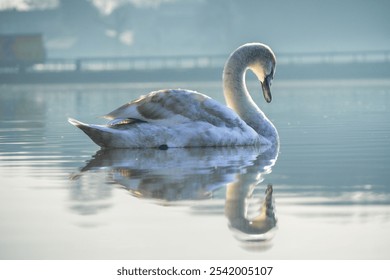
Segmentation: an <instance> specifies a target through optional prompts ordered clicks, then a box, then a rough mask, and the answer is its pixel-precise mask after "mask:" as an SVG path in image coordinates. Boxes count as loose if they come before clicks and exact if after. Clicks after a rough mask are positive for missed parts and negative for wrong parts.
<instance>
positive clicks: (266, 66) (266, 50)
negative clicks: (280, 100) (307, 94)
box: [224, 43, 276, 103]
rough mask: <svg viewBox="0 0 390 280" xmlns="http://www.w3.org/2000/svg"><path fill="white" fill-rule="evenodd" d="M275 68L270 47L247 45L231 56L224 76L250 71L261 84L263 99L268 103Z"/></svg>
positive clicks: (258, 44)
mask: <svg viewBox="0 0 390 280" xmlns="http://www.w3.org/2000/svg"><path fill="white" fill-rule="evenodd" d="M275 68H276V58H275V54H274V53H273V51H272V50H271V48H270V47H268V46H267V45H264V44H261V43H249V44H245V45H243V46H241V47H239V48H238V49H237V50H236V51H234V52H233V53H232V54H231V56H230V57H229V60H228V62H227V63H226V65H225V70H224V74H225V76H227V77H229V76H230V73H233V72H235V73H238V74H239V75H243V74H245V72H246V70H247V69H250V70H252V71H253V72H254V73H255V75H256V76H257V78H258V79H259V81H260V82H261V86H262V89H263V95H264V98H265V100H266V101H267V102H268V103H269V102H271V100H272V96H271V91H270V86H271V83H272V79H273V77H274V73H275ZM229 78H230V77H229Z"/></svg>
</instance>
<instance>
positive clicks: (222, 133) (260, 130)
mask: <svg viewBox="0 0 390 280" xmlns="http://www.w3.org/2000/svg"><path fill="white" fill-rule="evenodd" d="M275 66H276V59H275V55H274V53H273V52H272V50H271V49H270V48H269V47H268V46H266V45H264V44H260V43H251V44H245V45H243V46H241V47H239V48H238V49H237V50H235V51H234V52H233V53H232V54H231V55H230V57H229V59H228V61H227V62H226V64H225V67H224V70H223V88H224V94H225V99H226V102H227V106H228V107H226V106H225V105H222V104H220V103H218V102H217V101H215V100H213V99H211V98H210V97H208V96H206V95H204V94H201V93H198V92H195V91H191V90H183V89H176V90H173V89H169V90H159V91H155V92H151V93H149V94H147V95H145V96H141V97H140V98H138V99H136V100H134V101H131V102H130V103H127V104H125V105H123V106H121V107H119V108H118V109H116V110H114V111H112V112H111V113H109V114H108V115H106V116H104V117H105V118H107V119H110V120H111V121H110V122H109V123H108V124H107V125H94V124H84V123H81V122H79V121H77V120H74V119H71V118H69V122H70V123H71V124H73V125H75V126H77V127H79V128H80V129H81V130H83V131H84V132H85V133H86V134H87V135H88V136H89V137H90V138H91V139H92V140H93V141H94V142H95V143H96V144H97V145H99V146H101V147H103V148H152V147H158V148H162V149H166V148H168V147H209V146H239V145H275V144H277V143H278V138H279V137H278V133H277V130H276V128H275V127H274V125H273V124H272V123H271V122H270V120H269V119H268V118H267V117H266V116H265V114H264V113H263V112H262V111H261V110H260V109H259V107H258V106H257V105H256V104H255V102H254V101H253V100H252V98H251V96H250V94H249V92H248V90H247V88H246V85H245V73H246V71H247V69H250V70H252V71H253V72H254V73H255V74H256V76H257V77H258V79H259V81H260V82H261V85H262V90H263V94H264V98H265V100H266V101H267V102H268V103H269V102H271V92H270V86H271V81H272V79H273V76H274V73H275ZM232 109H233V110H234V111H233V110H232Z"/></svg>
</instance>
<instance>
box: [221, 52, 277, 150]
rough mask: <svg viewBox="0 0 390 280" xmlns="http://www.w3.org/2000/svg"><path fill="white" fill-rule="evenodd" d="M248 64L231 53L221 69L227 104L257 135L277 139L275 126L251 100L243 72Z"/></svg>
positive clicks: (248, 67) (272, 140)
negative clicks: (222, 69)
mask: <svg viewBox="0 0 390 280" xmlns="http://www.w3.org/2000/svg"><path fill="white" fill-rule="evenodd" d="M248 69H251V67H250V64H249V63H248V62H247V61H246V60H245V58H244V59H243V57H242V56H239V57H238V56H237V55H235V54H234V53H233V55H231V56H230V58H229V59H228V61H227V63H226V65H225V68H224V71H223V90H224V94H225V100H226V103H227V106H228V107H230V108H231V109H233V110H234V111H235V112H236V113H237V114H238V115H239V116H240V118H241V119H242V120H243V121H245V122H246V123H247V124H248V125H249V126H250V127H252V128H253V129H254V130H255V131H256V132H257V133H258V134H259V135H261V136H264V137H265V138H267V139H269V140H270V141H271V142H273V143H275V142H277V141H278V134H277V131H276V128H275V127H274V126H273V124H272V123H271V122H270V121H269V120H268V118H267V117H266V116H265V114H264V113H263V112H262V111H261V110H260V108H259V107H258V106H257V105H256V103H255V102H254V101H253V99H252V97H251V95H250V94H249V92H248V90H247V87H246V84H245V73H246V71H247V70H248Z"/></svg>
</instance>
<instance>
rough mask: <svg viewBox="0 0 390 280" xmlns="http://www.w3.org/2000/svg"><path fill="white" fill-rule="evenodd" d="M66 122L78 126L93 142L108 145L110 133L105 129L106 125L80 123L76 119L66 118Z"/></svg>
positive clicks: (103, 145) (102, 145)
mask: <svg viewBox="0 0 390 280" xmlns="http://www.w3.org/2000/svg"><path fill="white" fill-rule="evenodd" d="M68 122H69V123H70V124H72V125H74V126H76V127H78V128H80V129H81V130H82V131H83V132H84V133H85V134H87V135H88V137H89V138H91V140H92V141H93V142H95V143H96V144H97V145H99V146H100V147H102V148H104V147H108V146H109V142H110V140H111V139H112V137H111V135H110V133H109V132H108V131H106V130H107V127H105V126H101V125H91V124H86V123H82V122H80V121H78V120H75V119H72V118H68Z"/></svg>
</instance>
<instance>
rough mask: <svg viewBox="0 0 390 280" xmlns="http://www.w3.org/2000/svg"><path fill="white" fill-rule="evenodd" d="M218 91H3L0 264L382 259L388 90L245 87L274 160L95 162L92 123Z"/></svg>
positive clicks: (225, 151) (194, 157)
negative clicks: (268, 91)
mask: <svg viewBox="0 0 390 280" xmlns="http://www.w3.org/2000/svg"><path fill="white" fill-rule="evenodd" d="M171 87H173V88H176V87H180V88H189V89H193V90H197V91H200V92H202V93H205V94H207V95H209V96H211V97H213V98H215V99H217V100H219V101H221V102H224V99H223V95H222V90H221V83H220V82H207V83H183V82H178V83H170V84H145V83H142V84H77V85H61V84H59V85H24V86H22V85H15V86H5V85H3V86H1V87H0V131H1V133H0V236H1V238H0V259H389V258H390V239H389V238H388V237H389V236H390V172H389V166H390V122H389V120H390V81H388V80H367V81H362V80H360V81H353V80H350V81H342V80H337V81H288V80H283V81H275V82H274V85H273V88H272V90H273V97H274V99H273V102H272V103H271V104H266V103H265V102H264V101H263V100H262V97H261V95H260V88H258V87H257V85H256V84H254V83H253V84H252V83H251V84H250V86H249V88H250V91H251V92H252V93H253V94H254V99H255V100H256V101H257V102H258V104H259V106H261V108H262V109H263V110H264V111H265V113H266V114H267V115H268V116H269V117H270V119H271V120H272V122H273V123H274V124H275V126H276V127H277V129H278V131H279V135H280V147H279V149H274V150H266V151H264V150H262V149H261V148H256V147H236V148H193V149H168V150H158V149H156V150H154V149H145V150H100V148H99V147H98V146H96V145H95V144H94V143H93V142H92V141H90V139H89V138H88V137H87V136H86V135H85V134H83V133H82V131H80V130H78V129H77V128H75V127H73V126H72V125H70V124H69V123H68V122H67V118H68V117H74V118H76V119H79V120H81V121H83V122H87V123H104V120H103V119H101V118H99V116H102V115H104V114H106V113H108V112H110V111H112V110H113V109H115V108H117V107H118V106H120V105H122V104H124V103H126V102H128V101H130V100H132V99H135V98H137V97H138V96H139V95H142V94H145V93H147V92H149V91H152V90H156V89H160V88H171Z"/></svg>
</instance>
